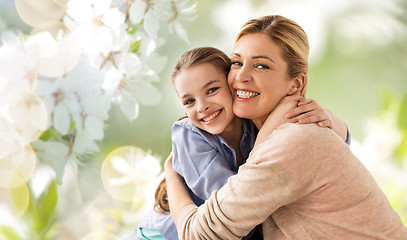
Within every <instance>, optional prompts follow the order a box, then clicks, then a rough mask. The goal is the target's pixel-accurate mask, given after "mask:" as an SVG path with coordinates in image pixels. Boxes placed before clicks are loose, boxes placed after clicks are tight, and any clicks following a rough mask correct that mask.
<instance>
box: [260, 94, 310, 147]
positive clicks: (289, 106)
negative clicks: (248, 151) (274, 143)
mask: <svg viewBox="0 0 407 240" xmlns="http://www.w3.org/2000/svg"><path fill="white" fill-rule="evenodd" d="M300 100H302V97H301V96H300V95H291V96H286V97H284V98H282V99H281V100H280V102H279V103H278V105H277V106H276V108H275V109H274V110H273V111H272V112H271V113H270V115H269V116H268V117H267V119H266V121H265V122H264V123H263V126H262V127H261V129H260V130H259V133H258V134H257V137H256V142H255V143H254V147H256V146H258V145H259V144H261V143H262V142H263V141H264V140H265V139H266V138H267V137H268V136H269V135H270V134H271V133H272V132H273V131H274V130H275V129H276V128H278V127H279V126H280V125H282V124H284V123H286V122H287V118H286V117H285V115H286V113H287V112H289V111H290V110H293V109H295V108H296V107H297V106H298V102H299V101H300Z"/></svg>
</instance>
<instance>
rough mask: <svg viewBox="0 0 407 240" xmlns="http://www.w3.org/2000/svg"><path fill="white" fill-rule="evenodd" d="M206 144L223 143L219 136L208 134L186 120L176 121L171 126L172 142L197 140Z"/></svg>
mask: <svg viewBox="0 0 407 240" xmlns="http://www.w3.org/2000/svg"><path fill="white" fill-rule="evenodd" d="M199 139H201V140H202V141H204V142H207V143H208V144H209V145H213V144H219V142H223V141H222V140H221V137H220V136H219V135H213V134H210V133H208V132H206V131H204V130H201V129H199V128H198V127H196V126H195V125H194V124H193V123H192V122H191V121H190V120H189V119H188V118H183V119H181V120H178V121H176V122H175V123H174V124H173V126H172V140H173V142H178V141H181V142H185V141H188V140H195V141H197V140H199Z"/></svg>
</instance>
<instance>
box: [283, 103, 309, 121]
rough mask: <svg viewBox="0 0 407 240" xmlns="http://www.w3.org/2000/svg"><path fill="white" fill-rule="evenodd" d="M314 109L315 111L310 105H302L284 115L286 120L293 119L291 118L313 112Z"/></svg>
mask: <svg viewBox="0 0 407 240" xmlns="http://www.w3.org/2000/svg"><path fill="white" fill-rule="evenodd" d="M314 109H315V108H314V107H313V106H312V105H310V104H303V105H301V106H297V107H296V108H294V109H292V110H290V111H288V112H287V113H286V114H285V117H286V118H293V117H295V116H298V115H300V114H304V113H307V112H310V111H312V110H314Z"/></svg>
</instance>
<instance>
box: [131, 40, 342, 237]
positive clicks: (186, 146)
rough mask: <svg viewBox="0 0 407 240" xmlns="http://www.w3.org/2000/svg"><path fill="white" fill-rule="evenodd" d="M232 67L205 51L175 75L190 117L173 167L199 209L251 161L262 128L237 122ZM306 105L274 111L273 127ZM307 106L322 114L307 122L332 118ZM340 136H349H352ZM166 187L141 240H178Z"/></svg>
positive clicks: (177, 136) (180, 131) (185, 60)
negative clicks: (234, 107)
mask: <svg viewBox="0 0 407 240" xmlns="http://www.w3.org/2000/svg"><path fill="white" fill-rule="evenodd" d="M230 66H231V62H230V59H229V57H228V56H227V55H226V54H224V53H223V52H222V51H220V50H218V49H215V48H211V47H203V48H196V49H193V50H191V51H188V52H186V53H184V54H183V55H182V56H181V58H180V59H179V60H178V63H177V65H176V67H175V70H174V72H173V74H172V81H173V85H174V87H175V90H176V92H177V94H178V96H179V98H180V100H181V102H182V104H183V106H184V109H185V112H186V115H187V118H184V119H182V120H180V121H178V122H176V123H175V124H174V126H173V129H172V141H173V148H172V149H173V157H174V160H173V167H174V170H175V171H176V172H178V173H179V174H180V175H182V176H183V177H184V179H185V182H186V184H187V186H188V192H189V194H190V196H191V198H192V200H193V202H194V203H195V204H196V205H198V206H199V205H201V204H203V203H204V201H205V200H206V199H208V198H209V196H210V195H211V193H212V192H213V191H215V190H218V189H219V188H220V187H222V186H223V185H224V184H225V183H226V182H227V179H228V178H229V177H230V176H232V175H234V174H236V172H237V169H238V166H240V165H241V164H243V163H244V162H245V160H246V159H247V158H248V155H249V152H250V151H251V149H252V148H253V146H254V142H255V139H256V136H257V128H256V127H255V125H254V124H253V122H252V121H250V120H248V119H242V118H239V117H236V116H235V114H234V113H233V107H232V105H233V100H232V96H231V92H230V89H229V86H228V83H227V74H228V72H229V69H230ZM242 97H243V98H245V97H249V95H247V96H242ZM300 100H302V101H303V102H307V101H305V100H304V99H302V98H301V97H300V96H299V95H294V96H289V97H287V98H286V99H285V101H284V103H283V104H281V105H280V106H279V107H278V108H276V110H275V111H273V113H272V115H273V121H274V122H275V124H276V125H277V126H278V125H280V124H281V123H282V122H284V121H285V120H286V119H285V118H284V114H286V113H287V111H289V110H291V109H293V108H294V107H296V106H297V105H298V102H299V101H300ZM307 103H308V104H300V106H301V107H302V109H305V108H307V109H311V110H313V111H307V112H311V113H312V112H314V113H317V114H311V116H306V117H305V118H308V117H311V119H312V118H313V117H316V119H327V118H329V117H330V116H328V115H329V113H328V112H327V111H326V110H325V109H323V108H322V107H320V106H319V105H318V104H316V103H315V102H307ZM293 111H294V114H293V116H294V117H295V116H297V115H298V114H297V113H296V112H295V111H300V112H299V113H301V108H300V109H299V110H298V109H297V110H293ZM296 120H304V118H301V117H299V118H297V119H295V120H294V121H296ZM339 122H340V124H343V125H344V126H345V124H344V123H342V122H341V121H339ZM345 129H346V126H345ZM340 134H342V135H346V130H345V131H344V132H341V133H340ZM160 186H161V188H160V187H159V188H158V190H157V192H156V198H157V199H156V200H159V201H160V200H161V202H158V203H157V204H156V207H155V211H151V212H150V213H149V214H148V215H147V216H146V217H145V218H144V219H143V221H142V222H141V223H140V224H139V226H138V229H137V235H138V237H139V238H140V239H164V238H165V239H169V240H173V239H178V237H177V230H176V227H175V225H174V222H173V220H172V218H171V215H170V214H169V212H168V207H167V206H166V193H165V191H166V189H165V181H164V182H162V183H161V184H160ZM163 192H164V193H163ZM255 234H256V232H255V231H252V232H250V233H249V235H248V236H247V237H246V239H249V238H253V239H257V237H256V235H255ZM163 237H164V238H163Z"/></svg>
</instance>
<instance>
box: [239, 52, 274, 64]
mask: <svg viewBox="0 0 407 240" xmlns="http://www.w3.org/2000/svg"><path fill="white" fill-rule="evenodd" d="M232 56H238V57H241V55H240V53H232ZM251 58H252V59H258V58H264V59H267V60H269V61H272V62H273V63H276V61H274V60H273V59H272V58H269V57H267V56H263V55H258V56H252V57H251Z"/></svg>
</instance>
